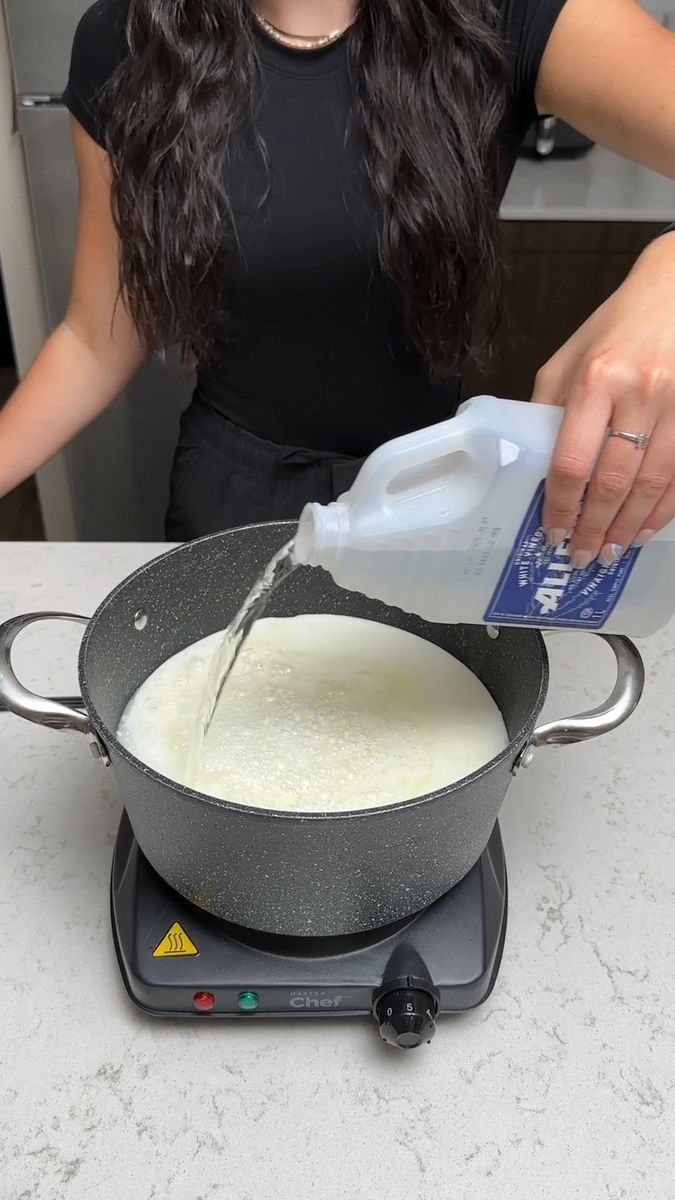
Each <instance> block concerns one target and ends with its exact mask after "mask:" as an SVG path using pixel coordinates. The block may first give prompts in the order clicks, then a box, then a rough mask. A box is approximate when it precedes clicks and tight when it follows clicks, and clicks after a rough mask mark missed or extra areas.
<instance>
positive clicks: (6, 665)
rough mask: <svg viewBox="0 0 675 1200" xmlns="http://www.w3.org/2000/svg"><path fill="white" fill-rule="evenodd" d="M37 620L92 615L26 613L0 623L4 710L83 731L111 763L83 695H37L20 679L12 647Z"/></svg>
mask: <svg viewBox="0 0 675 1200" xmlns="http://www.w3.org/2000/svg"><path fill="white" fill-rule="evenodd" d="M36 621H75V622H77V623H78V624H81V625H87V624H88V622H89V618H88V617H79V616H76V615H75V614H74V613H61V612H39V613H26V614H25V615H24V616H21V617H12V618H11V619H10V620H9V621H5V622H4V624H2V625H0V711H1V710H2V709H3V708H4V709H6V710H7V712H10V713H14V715H15V716H17V717H23V718H24V720H26V721H32V722H34V724H36V725H46V726H47V728H48V729H59V730H61V729H67V730H70V731H72V732H75V733H83V734H84V735H85V737H87V738H88V739H89V744H90V746H91V749H92V753H93V755H94V757H95V758H100V759H102V761H103V762H104V763H106V765H107V764H108V763H109V761H110V760H109V758H108V752H107V750H106V748H105V746H104V745H103V743H102V742H101V741H100V740H99V738H98V736H97V734H96V733H95V731H94V729H93V726H92V724H91V721H90V720H89V716H88V714H87V712H86V710H85V708H84V705H83V702H82V699H81V698H80V697H76V698H74V699H68V698H63V699H56V698H54V699H50V698H49V697H45V696H37V695H36V694H35V692H31V691H29V689H28V688H27V687H24V685H23V684H22V683H20V682H19V680H18V679H17V676H16V673H15V671H14V667H13V665H12V647H13V645H14V642H15V640H16V638H17V637H18V636H19V634H20V633H22V632H23V630H24V629H27V628H28V626H29V625H33V624H34V623H35V622H36Z"/></svg>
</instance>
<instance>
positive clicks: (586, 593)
mask: <svg viewBox="0 0 675 1200" xmlns="http://www.w3.org/2000/svg"><path fill="white" fill-rule="evenodd" d="M545 487H546V485H545V483H543V482H542V483H540V485H539V487H538V488H537V491H536V494H535V497H534V500H533V501H532V504H531V505H530V507H529V509H528V512H527V515H526V517H525V520H524V521H523V524H522V526H521V529H520V533H519V534H518V538H517V540H516V543H515V546H514V548H513V550H512V552H511V554H510V555H509V558H508V559H507V562H506V566H505V567H504V570H503V571H502V576H501V579H500V580H499V584H498V585H497V589H496V591H495V594H494V596H493V597H492V600H491V601H490V604H489V607H488V610H487V612H486V613H485V616H484V618H483V620H484V621H486V622H487V623H488V624H489V625H529V626H533V627H534V628H535V629H547V628H553V629H601V628H602V626H603V625H604V624H605V623H606V621H607V619H608V617H609V616H610V615H611V613H613V611H614V609H615V608H616V606H617V604H618V602H619V600H620V599H621V596H622V595H623V591H624V588H625V587H626V584H627V583H628V580H629V579H630V576H631V573H632V571H633V567H634V566H635V563H636V561H637V558H638V555H639V553H640V551H639V549H636V550H629V551H628V552H627V553H626V554H624V556H623V558H620V559H619V561H618V562H616V563H614V565H613V566H611V567H601V566H600V565H599V563H597V562H595V563H591V566H590V567H587V568H586V570H584V571H575V570H574V569H573V567H572V564H571V562H570V548H569V543H568V542H563V544H562V546H558V547H557V548H554V547H552V546H549V544H548V542H547V541H546V535H545V533H544V530H543V527H542V516H543V510H544V492H545Z"/></svg>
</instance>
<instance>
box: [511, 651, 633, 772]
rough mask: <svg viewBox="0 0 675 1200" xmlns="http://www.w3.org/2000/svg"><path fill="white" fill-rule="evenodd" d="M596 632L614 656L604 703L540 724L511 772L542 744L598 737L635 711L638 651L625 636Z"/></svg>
mask: <svg viewBox="0 0 675 1200" xmlns="http://www.w3.org/2000/svg"><path fill="white" fill-rule="evenodd" d="M597 636H598V637H601V638H602V639H603V641H605V642H607V645H608V646H610V647H611V649H612V650H613V651H614V655H615V658H616V683H615V684H614V688H613V690H612V694H611V696H609V698H608V699H607V700H606V701H605V703H604V704H601V705H599V707H598V708H593V709H591V710H590V711H589V712H585V713H579V714H578V715H577V716H575V717H567V719H566V720H563V721H549V722H548V723H547V724H546V725H540V726H539V727H538V728H537V729H535V731H534V733H533V734H532V736H531V738H530V740H529V742H528V743H527V746H525V748H524V750H522V751H521V753H520V754H519V756H518V758H517V759H516V761H515V763H514V767H513V769H514V772H515V771H517V770H518V768H519V767H529V765H530V763H531V762H532V760H533V758H534V754H535V750H539V749H541V747H543V746H572V745H574V743H575V742H587V741H589V740H590V738H596V737H602V735H603V734H605V733H611V732H612V730H613V729H618V728H619V726H620V725H623V723H624V721H627V720H628V718H629V717H630V716H631V715H632V713H634V712H635V709H636V708H637V706H638V704H639V702H640V698H641V696H642V692H643V690H644V685H645V668H644V663H643V661H642V657H641V655H640V652H639V650H638V649H637V647H636V646H634V645H633V643H632V642H631V641H630V640H629V639H628V638H625V637H616V636H614V635H612V634H604V633H601V634H598V635H597Z"/></svg>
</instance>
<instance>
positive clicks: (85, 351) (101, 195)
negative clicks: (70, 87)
mask: <svg viewBox="0 0 675 1200" xmlns="http://www.w3.org/2000/svg"><path fill="white" fill-rule="evenodd" d="M72 126H73V137H74V144H75V155H76V159H77V167H78V173H79V181H80V210H79V228H78V241H77V252H76V256H75V267H74V273H73V284H72V291H71V297H70V303H69V306H68V312H67V314H66V317H65V320H64V321H63V323H62V324H61V325H59V327H58V328H57V329H56V330H55V332H54V333H53V334H52V335H51V337H50V338H49V340H48V341H47V342H46V343H45V345H44V346H43V348H42V350H41V351H40V353H39V354H38V357H37V358H36V360H35V362H34V363H33V366H32V367H31V369H30V371H28V373H27V375H26V376H25V378H24V379H23V381H22V383H21V384H20V385H19V387H18V388H17V389H16V391H15V393H14V395H13V396H12V398H11V399H10V400H9V402H8V403H7V404H6V405H5V407H4V408H3V409H2V410H1V411H0V496H3V495H5V494H6V493H7V492H9V491H11V490H12V488H14V487H16V486H17V485H18V484H19V483H22V482H23V480H24V479H27V478H28V477H29V476H30V475H32V474H34V472H35V471H37V470H38V469H39V468H40V467H41V466H43V465H44V464H45V463H46V462H48V461H49V459H50V458H53V456H54V455H55V454H57V453H58V451H59V450H61V449H62V448H63V447H64V446H65V445H66V444H67V443H68V442H69V441H71V440H72V438H74V437H75V436H76V435H77V434H78V433H79V432H80V431H81V430H82V429H84V428H85V426H86V425H89V424H90V422H91V421H93V420H94V419H95V418H96V417H97V416H99V414H100V413H101V412H103V410H104V409H105V408H107V407H108V405H109V404H111V403H112V401H113V400H114V399H115V397H116V396H117V395H118V394H119V393H120V392H121V391H122V390H123V389H124V387H126V385H127V383H128V382H129V380H130V379H131V378H132V376H133V375H135V373H136V371H137V370H138V368H139V367H140V365H141V363H142V362H143V358H144V355H143V350H142V347H141V345H140V342H139V339H138V336H137V334H136V330H135V328H134V325H133V322H132V321H131V319H130V317H129V315H128V313H127V311H126V309H125V307H124V304H123V303H122V301H121V300H119V239H118V237H117V233H116V231H115V226H114V223H113V218H112V212H111V206H110V180H111V173H110V164H109V161H108V157H107V155H106V154H105V153H104V151H102V150H101V149H100V147H98V146H97V145H96V143H95V142H93V141H92V139H91V138H90V137H89V135H88V134H87V133H85V131H84V130H83V129H82V127H81V126H80V125H79V124H78V123H77V122H76V121H74V120H73V121H72Z"/></svg>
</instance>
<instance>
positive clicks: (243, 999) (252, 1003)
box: [237, 992, 260, 1012]
mask: <svg viewBox="0 0 675 1200" xmlns="http://www.w3.org/2000/svg"><path fill="white" fill-rule="evenodd" d="M237 1004H238V1005H239V1007H240V1009H241V1011H242V1012H255V1010H256V1008H257V1007H258V1005H259V1004H260V996H259V995H258V993H257V992H241V993H240V995H239V999H238V1000H237Z"/></svg>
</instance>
